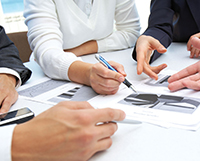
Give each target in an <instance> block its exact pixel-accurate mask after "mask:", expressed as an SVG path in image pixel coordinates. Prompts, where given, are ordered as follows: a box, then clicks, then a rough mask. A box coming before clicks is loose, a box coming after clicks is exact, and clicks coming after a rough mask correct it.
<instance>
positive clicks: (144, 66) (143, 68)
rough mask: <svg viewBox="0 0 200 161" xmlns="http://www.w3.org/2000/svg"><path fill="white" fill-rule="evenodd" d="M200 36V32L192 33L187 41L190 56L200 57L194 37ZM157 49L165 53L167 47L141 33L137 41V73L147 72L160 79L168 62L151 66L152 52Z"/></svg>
mask: <svg viewBox="0 0 200 161" xmlns="http://www.w3.org/2000/svg"><path fill="white" fill-rule="evenodd" d="M195 37H196V38H200V33H197V34H195V35H192V36H191V37H190V39H189V41H188V43H187V50H188V51H190V58H194V57H196V58H197V57H199V56H200V49H199V47H195V46H194V44H193V42H192V41H194V40H193V38H195ZM154 50H157V51H158V52H159V53H161V54H163V53H165V52H166V51H167V49H166V48H165V47H164V46H163V45H162V44H161V43H160V42H159V41H158V40H156V39H154V38H153V37H151V36H145V35H141V36H140V37H139V38H138V40H137V43H136V52H137V73H138V75H140V74H141V73H142V72H144V73H145V74H147V75H148V76H149V77H151V78H152V79H155V80H157V79H158V75H157V74H158V73H159V72H160V71H161V70H163V69H164V68H166V67H167V65H166V64H161V65H159V66H156V67H151V66H150V65H149V61H150V58H151V53H152V52H153V51H154Z"/></svg>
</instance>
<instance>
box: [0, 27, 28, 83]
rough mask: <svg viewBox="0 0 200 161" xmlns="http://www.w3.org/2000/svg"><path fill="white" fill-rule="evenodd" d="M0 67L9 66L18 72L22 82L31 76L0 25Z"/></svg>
mask: <svg viewBox="0 0 200 161" xmlns="http://www.w3.org/2000/svg"><path fill="white" fill-rule="evenodd" d="M0 67H6V68H10V69H12V70H15V71H16V72H17V73H19V75H20V77H21V80H22V84H24V83H25V82H26V81H27V80H28V79H29V78H30V76H31V71H30V70H29V69H28V68H26V67H25V66H24V65H23V63H22V61H21V59H20V57H19V52H18V50H17V48H16V47H15V45H14V43H13V42H12V41H11V40H10V39H9V38H8V36H7V35H6V33H5V31H4V29H3V27H2V26H0Z"/></svg>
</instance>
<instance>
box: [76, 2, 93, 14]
mask: <svg viewBox="0 0 200 161" xmlns="http://www.w3.org/2000/svg"><path fill="white" fill-rule="evenodd" d="M74 2H75V3H76V4H77V6H78V7H79V8H80V9H81V10H82V11H83V12H84V13H85V14H86V15H87V16H88V17H89V16H90V12H91V10H92V4H93V0H74Z"/></svg>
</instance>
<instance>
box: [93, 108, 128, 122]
mask: <svg viewBox="0 0 200 161" xmlns="http://www.w3.org/2000/svg"><path fill="white" fill-rule="evenodd" d="M91 112H92V113H91V114H92V116H94V117H93V118H94V123H95V124H97V123H99V122H110V121H122V120H123V119H124V118H125V117H126V114H125V112H124V111H122V110H118V109H111V108H104V109H96V110H94V111H91Z"/></svg>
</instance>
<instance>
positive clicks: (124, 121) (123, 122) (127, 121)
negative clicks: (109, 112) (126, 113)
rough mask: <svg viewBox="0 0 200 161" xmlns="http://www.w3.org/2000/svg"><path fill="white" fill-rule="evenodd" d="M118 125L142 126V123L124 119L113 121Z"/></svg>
mask: <svg viewBox="0 0 200 161" xmlns="http://www.w3.org/2000/svg"><path fill="white" fill-rule="evenodd" d="M113 122H116V123H122V124H141V123H142V122H141V121H137V120H132V119H124V120H122V121H113Z"/></svg>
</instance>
